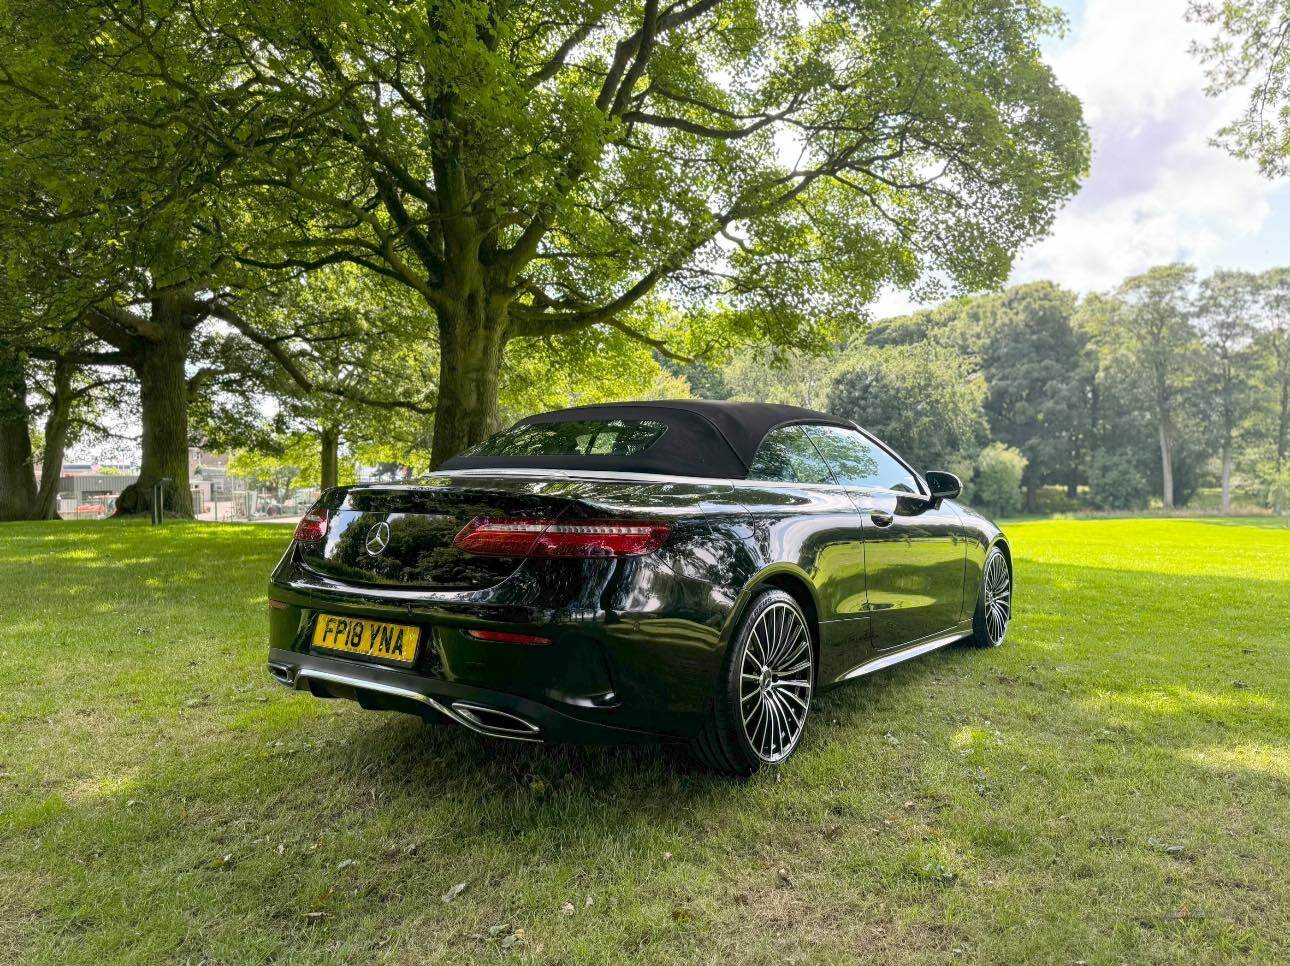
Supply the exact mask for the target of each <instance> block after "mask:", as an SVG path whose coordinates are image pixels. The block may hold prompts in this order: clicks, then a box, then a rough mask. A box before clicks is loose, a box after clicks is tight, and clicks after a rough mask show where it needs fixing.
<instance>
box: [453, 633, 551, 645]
mask: <svg viewBox="0 0 1290 966" xmlns="http://www.w3.org/2000/svg"><path fill="white" fill-rule="evenodd" d="M466 636H467V637H473V638H474V639H475V640H477V641H498V642H499V643H502V644H550V643H551V638H549V637H538V636H537V635H536V634H512V633H511V632H510V631H466Z"/></svg>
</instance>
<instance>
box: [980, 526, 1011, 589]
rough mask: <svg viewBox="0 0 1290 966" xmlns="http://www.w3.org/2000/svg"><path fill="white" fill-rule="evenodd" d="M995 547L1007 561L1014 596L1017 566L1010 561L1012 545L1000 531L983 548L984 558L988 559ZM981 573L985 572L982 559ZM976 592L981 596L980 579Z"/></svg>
mask: <svg viewBox="0 0 1290 966" xmlns="http://www.w3.org/2000/svg"><path fill="white" fill-rule="evenodd" d="M996 548H998V550H999V552H1000V553H1002V554H1003V559H1004V560H1006V561H1007V562H1008V575H1009V576H1010V577H1011V578H1012V595H1013V597H1014V598H1015V597H1016V595H1017V568H1016V567H1015V566H1013V563H1012V546H1011V545H1010V544H1009V543H1008V538H1007V537H1005V536H1004V535H1003V534H1002V533H1000V534H996V535H995V538H994V539H993V540H991V541H990V544H989V546H987V547H986V548H985V559H986V560H989V559H990V553H991V551H993V550H995V549H996ZM981 573H982V575H984V574H985V563H984V561H982V565H981ZM976 593H977V597H978V598H979V597H980V596H981V587H980V581H978V582H977V589H976ZM973 606H975V603H974V604H973Z"/></svg>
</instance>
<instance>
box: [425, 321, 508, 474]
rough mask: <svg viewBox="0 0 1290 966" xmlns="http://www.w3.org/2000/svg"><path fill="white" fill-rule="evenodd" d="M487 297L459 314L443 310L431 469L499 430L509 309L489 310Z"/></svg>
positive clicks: (440, 325) (440, 328)
mask: <svg viewBox="0 0 1290 966" xmlns="http://www.w3.org/2000/svg"><path fill="white" fill-rule="evenodd" d="M486 302H487V300H486V297H484V296H483V295H480V296H476V297H471V298H469V299H467V300H465V304H464V305H463V306H462V310H461V311H459V312H447V311H441V312H440V313H439V399H438V401H437V402H436V403H435V416H434V436H433V439H432V442H431V446H430V462H431V469H433V468H434V467H436V466H438V465H439V464H440V463H442V462H443V461H444V460H446V459H448V458H449V457H450V456H456V455H457V454H458V453H460V452H461V451H462V450H464V449H465V448H466V447H468V446H473V445H474V444H475V443H478V442H479V441H481V440H482V439H484V438H485V437H487V436H489V435H490V434H491V433H493V432H495V431H496V430H497V387H498V379H499V376H500V374H501V369H502V353H503V351H504V349H505V347H506V316H505V309H500V310H494V311H493V312H488V311H487V310H486V309H485V305H486Z"/></svg>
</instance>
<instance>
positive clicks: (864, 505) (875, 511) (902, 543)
mask: <svg viewBox="0 0 1290 966" xmlns="http://www.w3.org/2000/svg"><path fill="white" fill-rule="evenodd" d="M809 432H810V435H811V439H812V441H813V442H814V443H815V444H816V447H817V449H818V450H819V451H820V453H821V455H822V456H823V457H824V458H825V460H826V461H827V462H828V463H829V466H830V468H831V469H832V470H833V475H834V477H835V479H837V481H838V482H839V483H841V484H842V485H843V486H844V487H846V489H847V492H848V494H849V495H850V497H851V499H852V500H853V501H854V503H855V506H856V509H857V511H859V512H860V514H861V516H862V518H863V520H864V528H863V532H864V554H865V574H866V586H867V588H868V607H869V614H870V626H871V627H872V634H873V647H874V649H875V650H889V649H891V648H897V647H902V646H904V645H906V644H911V643H914V642H916V641H919V640H923V639H925V638H928V637H933V636H935V635H936V634H937V633H940V632H943V631H945V630H948V629H949V628H951V627H953V626H954V625H956V624H957V623H958V622H959V620H960V616H961V613H960V612H961V611H962V608H963V567H964V559H965V551H966V545H965V544H964V542H963V541H962V539H961V538H960V520H959V517H958V514H957V513H956V512H955V511H954V509H953V507H952V506H950V505H948V504H945V503H943V502H942V501H939V500H931V499H929V498H928V497H927V496H926V495H925V494H926V492H927V491H926V488H925V484H924V483H923V482H922V481H921V480H920V479H919V478H918V476H917V474H915V473H914V471H913V470H911V469H910V468H909V467H908V466H907V465H906V464H905V463H904V462H903V461H902V460H900V459H899V458H898V457H897V456H895V454H893V453H891V452H890V451H889V450H887V449H886V448H885V447H884V446H882V445H881V444H880V443H879V442H878V441H877V440H874V439H872V438H871V437H869V436H866V435H865V434H863V433H860V432H858V431H856V430H853V429H845V428H843V427H841V426H811V427H809Z"/></svg>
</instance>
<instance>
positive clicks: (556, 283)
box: [98, 0, 1088, 462]
mask: <svg viewBox="0 0 1290 966" xmlns="http://www.w3.org/2000/svg"><path fill="white" fill-rule="evenodd" d="M98 6H100V7H101V8H103V10H104V11H105V13H106V18H107V19H108V20H109V21H110V24H111V29H112V30H116V31H121V32H124V33H127V34H132V35H133V36H134V37H136V38H137V43H136V46H137V47H139V48H143V47H145V42H146V40H147V38H149V37H150V36H153V35H154V34H156V33H158V32H162V33H165V32H167V31H169V32H173V31H181V32H182V31H192V30H197V31H198V32H199V33H201V38H200V41H195V42H194V46H195V47H197V48H199V49H200V55H201V58H202V63H203V64H204V65H211V64H216V65H219V70H218V73H219V76H220V77H221V78H222V80H221V82H220V83H219V84H218V85H214V86H210V87H208V88H206V89H203V90H202V91H200V96H201V98H202V99H203V103H205V104H207V105H209V108H210V110H209V113H210V123H209V124H206V125H204V126H200V127H199V128H197V129H196V130H197V131H198V133H200V134H201V135H202V136H205V137H208V138H210V139H211V140H212V141H214V142H216V143H218V144H219V146H220V147H221V148H223V149H226V150H229V151H230V152H233V153H236V154H238V155H239V157H240V162H239V166H238V174H237V175H236V176H233V177H229V178H227V179H224V181H223V182H222V183H223V186H224V188H225V189H226V190H227V191H229V192H230V193H231V194H233V195H236V196H237V197H239V198H241V199H247V198H249V199H251V200H252V201H253V202H254V204H255V206H256V208H257V210H258V212H259V213H258V214H257V215H256V217H255V220H254V223H255V225H256V226H258V227H260V228H261V229H262V231H261V232H260V234H259V237H257V238H255V239H254V241H253V243H247V244H246V245H245V246H244V247H242V248H240V249H239V254H240V257H241V258H242V259H243V261H244V262H246V263H254V264H258V265H270V266H303V267H307V268H313V267H316V266H320V265H325V264H331V263H334V262H336V261H340V260H346V261H350V262H353V263H355V264H359V265H362V266H364V267H366V268H367V269H369V270H371V271H373V272H376V273H378V274H381V275H383V276H386V277H388V278H391V279H394V280H396V281H398V282H399V283H401V284H403V285H405V286H407V287H409V288H410V289H412V290H413V291H414V292H416V293H417V295H418V296H419V297H420V298H421V299H422V300H423V302H424V304H425V306H426V308H427V310H428V311H429V312H430V313H432V314H433V321H434V331H435V334H436V336H437V340H438V343H439V358H440V369H439V374H438V401H437V410H436V418H435V425H434V442H433V456H434V460H435V461H436V462H437V461H440V460H443V459H444V458H446V457H448V456H450V455H452V454H453V453H455V452H457V451H458V450H460V449H461V448H462V447H464V446H466V445H468V444H470V443H473V442H475V441H477V440H478V439H480V438H481V437H483V436H484V435H486V434H487V433H489V432H491V431H492V429H493V428H494V425H495V423H496V421H497V413H498V409H497V406H498V403H497V400H498V390H499V378H500V374H501V372H502V371H503V363H504V355H505V352H506V349H507V346H508V344H509V343H511V342H512V341H513V340H521V339H525V338H530V337H539V336H550V335H560V334H567V333H573V332H577V331H579V330H582V329H585V328H587V327H592V326H598V327H612V328H616V329H618V330H620V331H621V332H624V333H627V334H629V335H630V336H631V337H633V338H636V339H639V340H643V341H645V342H647V343H649V344H651V345H653V346H654V347H655V348H658V349H659V350H660V351H663V352H670V353H674V354H677V355H684V356H690V355H693V354H696V353H701V352H702V351H703V350H704V349H711V348H712V347H714V346H719V345H728V344H730V343H732V342H736V341H741V340H748V339H753V338H755V339H759V340H767V341H770V342H773V343H779V344H790V343H794V342H799V343H808V344H815V345H819V344H821V343H822V342H823V341H824V340H825V339H826V337H828V336H831V335H832V334H833V332H834V329H835V327H836V324H837V322H838V320H839V319H847V318H855V317H856V314H857V308H858V307H860V306H863V305H864V304H865V303H867V302H868V301H870V300H871V299H872V298H873V297H874V295H875V293H876V292H877V290H878V288H879V287H880V286H881V285H882V284H884V283H888V282H892V283H896V284H899V285H904V286H910V285H914V284H915V283H917V282H918V281H919V280H920V279H923V278H925V277H929V276H931V277H937V278H941V277H948V278H949V279H951V280H953V281H955V282H958V283H962V284H964V285H967V286H977V285H983V284H988V283H993V282H996V281H998V280H999V279H1001V278H1002V277H1004V276H1006V274H1007V272H1008V270H1009V266H1010V262H1011V256H1012V253H1013V252H1015V251H1016V250H1017V248H1018V247H1019V246H1021V245H1022V244H1024V243H1025V242H1027V241H1029V240H1031V239H1033V238H1035V237H1037V236H1038V235H1040V234H1042V233H1043V232H1044V231H1046V230H1047V228H1048V226H1049V224H1050V222H1051V219H1052V217H1053V214H1054V212H1055V210H1056V208H1057V206H1058V205H1059V204H1060V203H1061V202H1062V201H1063V200H1064V199H1065V198H1066V197H1068V196H1069V195H1070V194H1071V193H1072V192H1073V191H1074V190H1075V187H1076V184H1077V179H1078V178H1079V176H1080V175H1081V174H1082V173H1083V171H1084V169H1085V166H1086V163H1087V157H1088V147H1087V141H1086V135H1085V130H1084V127H1083V123H1082V120H1081V117H1080V110H1079V105H1078V103H1077V101H1076V100H1075V99H1074V98H1073V97H1071V96H1070V95H1069V94H1068V93H1066V92H1065V91H1064V90H1062V88H1061V87H1060V86H1059V85H1058V84H1057V83H1056V81H1055V79H1054V77H1053V75H1052V72H1051V71H1050V70H1049V68H1048V67H1047V66H1046V65H1045V64H1044V62H1043V61H1042V59H1041V57H1040V52H1039V43H1040V41H1041V39H1042V38H1043V36H1044V35H1045V34H1047V33H1049V32H1050V31H1052V30H1054V29H1055V28H1056V27H1057V26H1058V24H1059V22H1060V21H1059V15H1058V14H1056V13H1055V12H1053V11H1052V10H1050V9H1049V8H1048V7H1046V6H1044V5H1043V4H1041V3H1039V2H1037V0H942V2H939V3H935V4H925V3H921V2H913V0H894V2H893V0H863V2H858V3H857V2H849V3H829V2H815V3H807V4H802V3H774V2H766V0H761V2H758V0H692V2H685V0H677V2H662V3H660V2H658V0H640V2H631V3H608V2H605V0H574V2H573V3H568V2H561V3H551V2H538V3H529V4H524V5H514V4H505V3H497V2H485V0H462V2H453V3H448V2H437V0H432V2H428V3H409V2H393V3H386V4H375V5H355V4H351V3H348V2H341V0H310V2H302V3H296V4H287V5H284V4H279V3H272V4H270V3H268V2H265V0H252V2H248V3H244V4H237V5H231V4H225V3H213V2H212V3H201V2H196V3H189V2H185V3H183V4H179V3H173V4H171V3H153V4H148V5H135V4H132V3H131V4H126V3H124V2H122V3H119V4H117V3H108V2H102V3H99V4H98ZM167 57H168V55H167V52H166V50H165V49H159V50H158V55H157V57H156V58H155V60H154V63H153V64H152V66H151V67H150V69H149V70H148V77H149V78H150V79H151V80H157V81H159V82H162V83H169V84H171V85H173V86H175V87H176V88H181V89H191V88H192V82H191V81H190V80H189V79H188V78H187V76H186V75H185V74H184V71H183V68H184V64H183V62H182V61H180V60H178V59H177V58H174V57H171V58H170V59H167ZM202 73H203V76H209V73H210V72H209V71H208V70H204V71H203V72H202ZM230 119H235V120H236V123H230ZM266 132H278V135H279V136H276V137H274V138H272V139H269V138H266V137H265V136H264V135H265V134H266ZM267 142H271V143H267ZM664 291H665V292H666V293H667V295H668V297H669V298H670V299H671V300H672V301H673V302H674V304H676V305H678V306H679V307H681V308H685V309H688V308H692V307H695V306H698V305H700V304H702V303H703V302H705V301H709V300H716V301H719V302H721V303H722V304H723V307H724V309H727V310H728V311H721V312H715V313H695V315H694V318H695V319H697V320H698V321H697V322H696V323H695V324H694V325H691V326H689V327H686V328H685V329H684V330H683V331H681V332H680V333H676V332H673V333H668V334H667V337H666V339H665V337H664V333H663V332H661V331H659V330H657V329H655V328H654V327H652V326H651V323H650V320H651V319H653V318H656V317H657V315H656V313H651V312H644V311H642V307H643V306H644V305H645V304H646V303H647V302H648V301H649V300H650V299H651V298H654V297H656V296H658V295H659V294H660V293H662V292H664ZM712 320H720V322H721V325H720V326H719V327H714V326H713V325H710V324H708V323H709V322H711V321H712Z"/></svg>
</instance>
